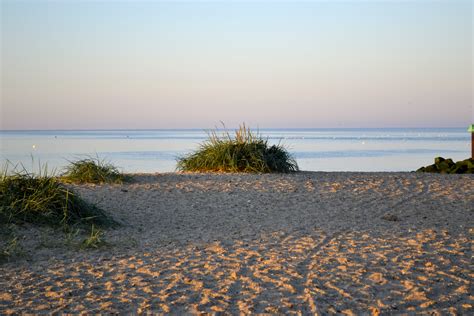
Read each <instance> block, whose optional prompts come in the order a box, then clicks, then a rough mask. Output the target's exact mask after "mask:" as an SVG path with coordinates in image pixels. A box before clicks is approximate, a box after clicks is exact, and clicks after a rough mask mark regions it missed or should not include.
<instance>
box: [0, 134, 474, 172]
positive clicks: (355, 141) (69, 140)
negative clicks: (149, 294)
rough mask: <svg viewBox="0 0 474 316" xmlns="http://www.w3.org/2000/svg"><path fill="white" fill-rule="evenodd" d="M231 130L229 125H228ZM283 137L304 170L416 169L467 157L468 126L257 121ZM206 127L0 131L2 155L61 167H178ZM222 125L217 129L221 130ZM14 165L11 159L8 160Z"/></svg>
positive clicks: (271, 138)
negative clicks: (278, 125) (95, 163)
mask: <svg viewBox="0 0 474 316" xmlns="http://www.w3.org/2000/svg"><path fill="white" fill-rule="evenodd" d="M230 132H232V130H230ZM257 132H258V134H259V135H260V136H261V137H263V138H265V139H267V140H268V142H269V143H270V144H282V145H283V146H285V147H286V148H287V150H288V151H289V152H290V153H291V154H292V155H293V157H294V158H295V159H296V161H297V163H298V165H299V167H300V169H301V170H305V171H362V172H371V171H387V172H389V171H414V170H416V169H418V168H419V167H421V166H425V165H428V164H432V163H433V159H434V157H437V156H442V157H445V158H452V159H453V160H454V161H457V160H463V159H466V158H469V157H470V151H471V149H470V148H471V147H470V146H471V140H470V139H471V136H470V134H469V133H468V132H467V129H465V128H373V129H367V128H353V129H338V128H334V129H333V128H325V129H321V128H314V129H313V128H311V129H260V130H258V131H257ZM208 133H209V131H207V130H203V129H156V130H38V131H34V130H22V131H5V130H4V131H0V162H1V163H2V165H4V164H5V163H7V162H8V163H9V164H12V165H17V167H19V168H25V169H26V170H28V171H31V172H38V170H39V169H40V167H39V166H43V168H44V166H47V169H48V170H49V172H55V173H60V172H62V170H63V168H64V166H66V165H67V164H68V163H69V162H70V161H74V160H78V159H83V158H86V157H98V158H99V159H103V160H105V161H108V162H110V163H113V164H114V165H116V166H118V167H119V168H120V169H121V170H122V171H123V172H127V173H140V172H146V173H155V172H173V171H175V170H176V159H178V158H179V157H182V156H184V155H186V154H189V153H191V152H193V151H195V150H197V149H198V148H199V146H200V144H201V143H202V142H204V141H205V140H206V139H207V137H208ZM218 133H219V131H218ZM10 169H11V166H10Z"/></svg>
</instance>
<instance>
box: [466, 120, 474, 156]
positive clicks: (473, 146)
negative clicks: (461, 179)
mask: <svg viewBox="0 0 474 316" xmlns="http://www.w3.org/2000/svg"><path fill="white" fill-rule="evenodd" d="M467 131H468V132H471V158H472V159H474V124H471V125H470V126H469V128H468V129H467Z"/></svg>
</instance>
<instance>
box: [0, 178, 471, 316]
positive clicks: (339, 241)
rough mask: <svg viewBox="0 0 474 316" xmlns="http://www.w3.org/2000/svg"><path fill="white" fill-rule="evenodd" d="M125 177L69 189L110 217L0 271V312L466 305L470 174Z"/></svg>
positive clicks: (330, 310) (439, 310)
mask: <svg viewBox="0 0 474 316" xmlns="http://www.w3.org/2000/svg"><path fill="white" fill-rule="evenodd" d="M135 179H136V181H135V182H134V183H130V184H124V185H100V186H93V185H80V186H73V188H74V189H75V190H77V191H78V192H80V193H81V194H82V195H83V196H84V197H85V198H86V199H88V200H90V201H93V202H95V203H97V204H98V205H100V206H101V207H103V208H104V209H106V210H107V211H108V212H109V213H111V214H113V216H114V218H115V219H117V220H118V221H120V222H121V223H123V226H122V227H120V228H118V229H115V230H110V231H107V232H106V239H107V241H108V242H109V243H110V245H111V246H110V247H107V248H105V249H100V250H98V251H83V252H77V251H71V250H69V249H67V248H65V247H61V246H60V245H59V244H58V246H57V247H54V248H47V249H43V248H41V247H37V249H36V248H35V247H32V249H35V250H34V254H32V258H33V255H34V260H30V261H28V260H24V261H19V262H14V263H7V264H4V265H2V266H0V276H1V278H0V312H1V313H2V314H8V313H18V312H33V313H37V312H53V311H60V312H73V313H75V312H100V311H102V312H104V311H105V312H144V311H152V312H164V313H175V314H182V313H190V314H195V313H202V312H211V313H212V312H225V313H230V314H238V313H244V314H249V313H296V314H300V313H303V314H315V313H316V314H346V315H351V314H361V313H363V314H374V315H377V314H379V313H382V314H386V313H395V314H397V313H403V312H410V311H412V312H417V313H434V314H448V313H454V314H456V313H457V314H469V313H472V304H473V299H474V297H473V294H472V293H473V291H472V290H473V288H472V279H473V276H474V273H473V266H472V234H473V232H474V230H473V220H472V215H473V212H474V185H473V184H474V181H473V180H474V178H473V177H472V176H470V175H459V176H458V175H449V176H445V175H430V174H414V173H319V172H302V173H298V174H288V175H275V174H270V175H245V174H237V175H226V174H178V173H167V174H156V175H150V174H145V175H135ZM387 215H390V216H387ZM52 234H54V233H52ZM55 238H60V237H59V236H56V237H55Z"/></svg>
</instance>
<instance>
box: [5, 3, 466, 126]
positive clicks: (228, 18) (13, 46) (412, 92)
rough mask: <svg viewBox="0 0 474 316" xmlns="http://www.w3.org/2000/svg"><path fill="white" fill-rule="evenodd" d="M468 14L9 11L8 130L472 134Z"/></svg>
mask: <svg viewBox="0 0 474 316" xmlns="http://www.w3.org/2000/svg"><path fill="white" fill-rule="evenodd" d="M473 10H474V8H473V1H470V0H450V1H430V0H420V1H357V0H355V1H303V2H290V1H275V2H273V1H259V2H251V1H187V2H186V1H175V2H172V1H138V2H132V1H102V2H99V1H40V0H38V1H9V0H6V1H2V2H1V112H0V114H1V120H0V129H112V128H113V129H115V128H117V129H122V128H123V129H125V128H138V129H142V128H143V129H147V128H212V127H213V126H216V125H219V124H220V123H219V122H220V121H223V122H225V123H226V125H227V126H230V127H232V126H235V125H237V124H239V123H240V122H247V123H248V124H250V125H251V126H259V127H261V128H265V127H282V128H287V127H465V126H467V125H468V124H470V123H474V113H473V67H474V66H473V56H472V54H473Z"/></svg>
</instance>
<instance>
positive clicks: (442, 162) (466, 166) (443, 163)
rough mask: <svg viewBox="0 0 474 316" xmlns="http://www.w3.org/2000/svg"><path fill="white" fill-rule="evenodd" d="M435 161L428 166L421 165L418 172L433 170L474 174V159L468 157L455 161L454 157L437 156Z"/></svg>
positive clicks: (436, 171) (435, 171) (434, 171)
mask: <svg viewBox="0 0 474 316" xmlns="http://www.w3.org/2000/svg"><path fill="white" fill-rule="evenodd" d="M434 161H435V163H434V164H433V165H429V166H426V167H421V168H420V169H418V170H416V172H433V173H458V174H460V173H473V174H474V159H472V158H468V159H466V160H461V161H458V162H453V160H452V159H450V158H448V159H444V158H443V157H436V158H435V160H434Z"/></svg>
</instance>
